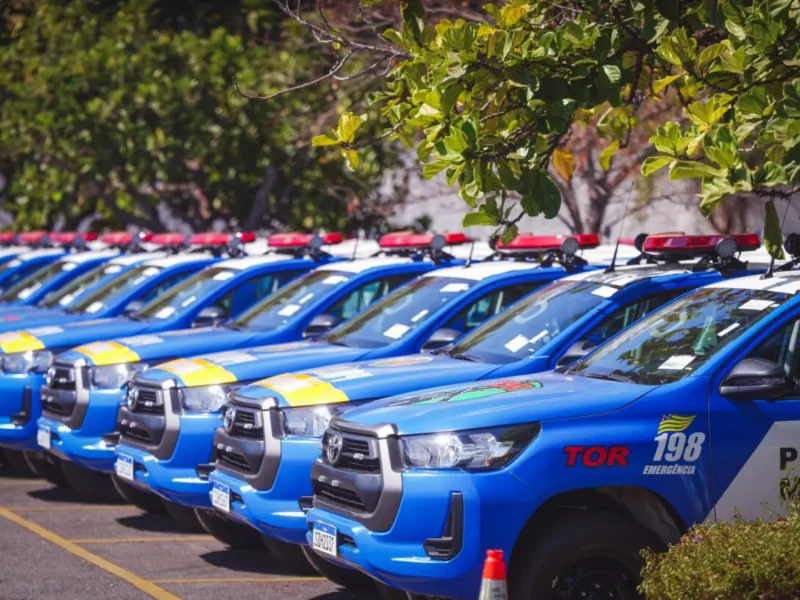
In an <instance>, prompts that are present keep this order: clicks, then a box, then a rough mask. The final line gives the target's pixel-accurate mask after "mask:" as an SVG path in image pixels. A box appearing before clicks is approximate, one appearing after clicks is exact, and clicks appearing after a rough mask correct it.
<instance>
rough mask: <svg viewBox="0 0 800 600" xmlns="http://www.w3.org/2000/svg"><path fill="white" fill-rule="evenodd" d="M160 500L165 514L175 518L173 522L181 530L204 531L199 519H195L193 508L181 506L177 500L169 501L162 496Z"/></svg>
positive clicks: (188, 531)
mask: <svg viewBox="0 0 800 600" xmlns="http://www.w3.org/2000/svg"><path fill="white" fill-rule="evenodd" d="M161 502H162V503H163V504H164V508H165V509H166V511H167V514H168V515H169V516H170V517H172V518H173V519H175V522H176V523H177V524H178V527H179V528H180V529H181V530H183V531H185V532H186V533H201V532H203V531H204V530H203V526H202V525H201V524H200V521H198V520H197V515H196V514H195V512H194V509H193V508H191V507H189V506H183V505H182V504H178V503H177V502H170V501H169V500H164V499H163V498H162V500H161Z"/></svg>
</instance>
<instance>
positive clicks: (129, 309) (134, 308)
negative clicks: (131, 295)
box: [122, 300, 144, 317]
mask: <svg viewBox="0 0 800 600" xmlns="http://www.w3.org/2000/svg"><path fill="white" fill-rule="evenodd" d="M143 306H144V302H142V301H141V300H134V301H133V302H131V303H130V304H128V306H126V307H125V310H124V311H122V316H123V317H132V316H133V315H135V314H136V313H137V312H139V311H140V310H142V307H143Z"/></svg>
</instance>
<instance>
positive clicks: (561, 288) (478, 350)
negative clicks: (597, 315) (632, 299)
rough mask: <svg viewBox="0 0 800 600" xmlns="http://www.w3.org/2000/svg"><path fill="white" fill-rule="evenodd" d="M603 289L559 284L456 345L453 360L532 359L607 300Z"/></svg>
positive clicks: (578, 283) (583, 284) (499, 361)
mask: <svg viewBox="0 0 800 600" xmlns="http://www.w3.org/2000/svg"><path fill="white" fill-rule="evenodd" d="M602 287H603V286H601V285H598V284H596V283H590V282H587V281H557V282H555V283H551V284H550V285H548V286H547V287H546V288H544V289H542V290H540V291H538V292H535V293H533V294H531V295H530V296H528V297H527V298H523V299H522V300H520V301H519V302H518V303H517V304H515V305H513V306H511V307H510V308H509V309H508V310H505V311H503V312H502V313H500V314H499V315H497V316H496V317H495V318H493V319H491V320H490V321H488V322H487V323H485V324H484V325H481V326H480V327H478V328H477V329H475V331H473V332H472V333H470V334H469V335H467V336H465V337H464V338H463V339H462V340H460V341H459V342H457V343H456V344H455V345H454V346H453V347H452V348H451V349H450V350H449V352H448V354H450V355H451V356H458V355H462V356H469V357H471V358H475V359H478V360H480V361H483V362H488V363H495V364H504V363H510V362H515V361H518V360H522V359H523V358H526V357H528V356H533V355H534V354H536V351H537V350H539V349H540V348H542V347H543V346H544V345H545V344H547V343H548V342H549V341H550V340H552V339H553V338H555V337H556V336H558V335H559V334H560V333H561V332H562V331H564V330H565V329H566V328H567V327H569V326H570V325H572V324H573V323H574V322H575V321H577V320H578V319H580V318H581V317H583V316H584V315H586V313H588V312H589V311H590V310H592V309H593V308H594V307H595V306H597V305H598V304H600V303H601V302H603V301H604V300H605V297H604V296H603V295H599V294H595V293H594V292H595V291H596V290H598V289H600V288H602Z"/></svg>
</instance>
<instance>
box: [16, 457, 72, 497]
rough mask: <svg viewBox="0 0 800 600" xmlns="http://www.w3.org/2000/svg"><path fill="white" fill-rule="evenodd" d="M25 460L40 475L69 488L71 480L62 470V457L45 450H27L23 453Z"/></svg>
mask: <svg viewBox="0 0 800 600" xmlns="http://www.w3.org/2000/svg"><path fill="white" fill-rule="evenodd" d="M22 454H23V456H24V458H25V462H26V463H27V465H28V466H29V467H30V468H31V470H33V471H35V472H36V474H37V475H39V477H42V478H44V479H46V480H47V481H48V482H50V483H52V484H53V485H54V486H56V487H63V488H68V487H70V486H69V482H68V481H67V478H66V477H64V472H63V471H62V470H61V459H59V458H56V457H55V456H50V455H48V454H46V453H45V452H36V451H25V452H23V453H22Z"/></svg>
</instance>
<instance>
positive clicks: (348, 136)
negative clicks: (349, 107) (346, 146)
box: [336, 112, 367, 143]
mask: <svg viewBox="0 0 800 600" xmlns="http://www.w3.org/2000/svg"><path fill="white" fill-rule="evenodd" d="M366 122H367V116H366V115H354V114H353V113H351V112H346V113H343V114H342V116H340V117H339V126H338V127H337V128H336V135H337V137H338V138H339V140H340V141H342V142H345V143H350V142H352V141H353V140H354V139H355V137H356V131H358V128H359V127H361V126H362V125H363V124H364V123H366Z"/></svg>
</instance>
